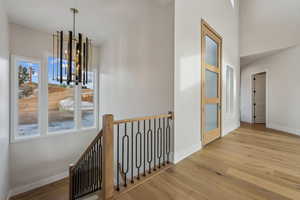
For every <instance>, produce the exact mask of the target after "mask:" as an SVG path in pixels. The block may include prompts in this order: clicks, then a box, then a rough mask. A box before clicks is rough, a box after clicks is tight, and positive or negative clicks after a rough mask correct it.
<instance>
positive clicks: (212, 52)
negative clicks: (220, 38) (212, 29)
mask: <svg viewBox="0 0 300 200" xmlns="http://www.w3.org/2000/svg"><path fill="white" fill-rule="evenodd" d="M205 47H206V48H205V63H206V64H208V65H212V66H215V67H218V44H217V43H216V42H215V41H214V40H213V39H211V38H210V37H208V36H205Z"/></svg>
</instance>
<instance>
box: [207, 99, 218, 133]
mask: <svg viewBox="0 0 300 200" xmlns="http://www.w3.org/2000/svg"><path fill="white" fill-rule="evenodd" d="M216 128H218V104H206V105H205V131H206V132H207V131H212V130H214V129H216Z"/></svg>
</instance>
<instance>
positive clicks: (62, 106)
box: [48, 57, 76, 132]
mask: <svg viewBox="0 0 300 200" xmlns="http://www.w3.org/2000/svg"><path fill="white" fill-rule="evenodd" d="M53 64H54V65H56V64H58V59H56V58H53V57H48V132H58V131H65V130H72V129H75V110H76V108H75V102H76V99H75V91H76V87H75V86H74V84H71V85H61V84H60V82H59V81H58V80H56V79H54V78H53V77H54V76H53V74H56V73H57V72H58V71H56V68H55V67H54V68H53ZM66 64H67V61H66V60H63V66H65V65H66ZM53 70H54V71H53Z"/></svg>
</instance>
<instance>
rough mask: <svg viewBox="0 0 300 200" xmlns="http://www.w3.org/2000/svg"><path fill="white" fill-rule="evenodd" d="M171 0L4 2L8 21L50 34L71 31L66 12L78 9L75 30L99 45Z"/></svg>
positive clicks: (10, 0) (69, 13)
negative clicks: (61, 30) (110, 35)
mask: <svg viewBox="0 0 300 200" xmlns="http://www.w3.org/2000/svg"><path fill="white" fill-rule="evenodd" d="M172 1H173V0H21V1H20V0H5V3H6V8H7V13H8V17H9V21H10V22H11V23H15V24H19V25H24V26H27V27H31V28H34V29H37V30H41V31H45V32H49V33H52V32H54V31H56V30H59V29H63V30H71V28H72V15H71V12H70V11H69V9H70V8H71V7H78V8H79V10H80V13H79V15H78V17H77V25H78V26H77V27H78V29H79V30H80V31H81V32H84V33H86V34H88V35H89V36H90V37H91V38H93V39H94V40H96V43H101V41H103V40H105V38H106V37H107V36H108V35H109V34H113V33H115V32H118V30H121V29H124V28H125V29H126V28H127V27H128V25H129V24H134V23H137V22H139V21H140V20H141V19H143V18H144V17H149V16H151V14H152V12H153V9H162V8H164V7H165V6H168V5H169V4H170V3H172Z"/></svg>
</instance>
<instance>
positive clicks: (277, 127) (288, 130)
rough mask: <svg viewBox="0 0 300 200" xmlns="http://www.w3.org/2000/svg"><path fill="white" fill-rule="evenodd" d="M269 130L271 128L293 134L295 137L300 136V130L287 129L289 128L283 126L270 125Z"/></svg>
mask: <svg viewBox="0 0 300 200" xmlns="http://www.w3.org/2000/svg"><path fill="white" fill-rule="evenodd" d="M267 128H271V129H274V130H278V131H283V132H287V133H290V134H293V135H297V136H300V129H295V128H290V127H287V126H281V125H278V124H273V123H269V125H268V126H267Z"/></svg>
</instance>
